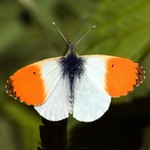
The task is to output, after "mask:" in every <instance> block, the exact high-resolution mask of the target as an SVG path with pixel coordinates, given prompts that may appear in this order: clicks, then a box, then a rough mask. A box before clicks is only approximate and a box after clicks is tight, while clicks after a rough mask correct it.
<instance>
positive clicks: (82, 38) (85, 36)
mask: <svg viewBox="0 0 150 150" xmlns="http://www.w3.org/2000/svg"><path fill="white" fill-rule="evenodd" d="M95 28H96V26H93V27H92V28H91V29H89V30H88V32H86V34H85V35H84V36H82V37H81V39H80V40H79V41H77V42H76V44H75V45H74V46H77V45H78V44H79V42H80V41H81V40H83V39H84V38H85V37H86V36H87V35H88V34H89V33H90V32H91V31H92V30H93V29H95Z"/></svg>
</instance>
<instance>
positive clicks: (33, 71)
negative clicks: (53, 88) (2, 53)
mask: <svg viewBox="0 0 150 150" xmlns="http://www.w3.org/2000/svg"><path fill="white" fill-rule="evenodd" d="M6 91H7V93H8V94H9V95H10V96H12V97H14V98H17V99H20V101H21V102H25V103H26V104H28V105H34V106H38V105H40V104H42V103H43V102H44V100H45V98H46V94H45V89H44V82H43V79H42V78H41V69H40V66H38V65H37V64H32V65H28V66H26V67H24V68H22V69H20V70H18V71H17V72H16V73H15V74H14V75H12V76H11V77H10V78H9V80H8V81H7V85H6Z"/></svg>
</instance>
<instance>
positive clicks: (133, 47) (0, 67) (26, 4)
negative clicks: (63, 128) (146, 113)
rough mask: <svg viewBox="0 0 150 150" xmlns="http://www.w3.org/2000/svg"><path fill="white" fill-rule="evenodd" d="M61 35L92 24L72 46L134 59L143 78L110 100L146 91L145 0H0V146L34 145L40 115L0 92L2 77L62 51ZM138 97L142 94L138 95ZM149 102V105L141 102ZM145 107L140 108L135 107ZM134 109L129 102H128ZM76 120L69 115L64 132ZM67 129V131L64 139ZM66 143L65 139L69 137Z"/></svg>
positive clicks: (147, 139)
mask: <svg viewBox="0 0 150 150" xmlns="http://www.w3.org/2000/svg"><path fill="white" fill-rule="evenodd" d="M53 21H55V22H56V23H57V25H58V26H59V27H60V28H61V30H62V32H63V33H64V34H65V36H66V37H67V38H69V39H71V40H73V42H76V41H77V40H79V39H80V38H81V36H82V35H83V34H84V33H85V32H86V31H87V30H88V29H89V28H90V27H91V26H93V25H96V26H97V28H96V29H95V30H93V31H92V33H90V35H88V37H86V39H84V40H83V41H82V42H81V43H80V44H79V45H78V46H77V49H78V50H77V51H78V52H79V54H94V53H97V54H109V55H117V56H122V57H127V58H130V59H132V60H134V61H138V62H140V64H142V65H143V67H144V68H145V70H146V76H147V78H146V80H145V81H144V83H143V84H142V85H141V86H140V87H138V88H137V89H136V90H135V91H134V92H132V93H131V94H129V96H126V97H123V98H119V99H117V100H114V105H119V104H118V103H121V104H122V103H123V102H127V103H132V101H134V99H135V98H137V97H146V96H147V95H148V94H149V92H150V84H149V83H150V53H149V49H150V1H149V0H126V1H125V0H116V1H113V0H83V1H81V0H76V1H75V0H72V1H70V0H62V1H58V0H42V1H41V0H16V1H11V0H5V1H4V0H1V1H0V84H1V94H0V97H1V98H0V149H2V150H20V149H21V150H32V149H34V150H35V149H37V147H38V146H37V144H38V141H40V139H39V133H38V132H39V131H38V127H39V124H41V121H40V117H39V116H38V114H37V113H35V111H34V110H33V108H32V107H28V106H25V105H24V104H21V103H19V102H17V101H15V100H12V98H10V97H9V96H8V95H6V93H5V89H4V87H5V83H6V80H7V79H8V77H9V76H10V75H11V74H13V73H14V71H16V70H17V69H19V68H21V67H22V66H24V65H27V64H29V63H32V62H35V61H37V60H40V59H44V58H48V57H54V56H59V55H62V53H63V49H64V48H65V42H64V40H62V38H61V36H60V35H59V33H58V32H57V31H56V29H55V28H54V26H53V25H52V22H53ZM141 101H142V99H141ZM147 107H149V105H147ZM143 109H145V108H141V111H142V110H143ZM133 111H134V107H133ZM77 124H78V121H76V120H74V119H72V118H70V119H69V123H68V133H70V132H71V131H72V130H73V129H74V127H75V126H76V125H77ZM143 134H144V135H143V139H144V142H143V143H144V144H145V145H146V146H145V147H146V148H145V149H146V150H148V149H150V144H147V143H150V128H149V125H147V127H146V128H145V129H143ZM70 137H71V135H70V134H68V139H70ZM69 142H70V143H69V144H71V141H69Z"/></svg>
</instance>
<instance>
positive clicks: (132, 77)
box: [106, 57, 145, 97]
mask: <svg viewBox="0 0 150 150" xmlns="http://www.w3.org/2000/svg"><path fill="white" fill-rule="evenodd" d="M106 65H107V73H106V90H107V92H108V93H109V95H110V96H112V97H119V96H123V95H127V94H128V92H130V91H132V90H134V88H135V87H137V86H138V85H139V84H140V83H142V82H143V80H144V78H145V71H144V69H143V68H142V67H141V66H139V65H138V63H135V62H133V61H131V60H129V59H125V58H119V57H111V58H110V59H108V60H107V63H106Z"/></svg>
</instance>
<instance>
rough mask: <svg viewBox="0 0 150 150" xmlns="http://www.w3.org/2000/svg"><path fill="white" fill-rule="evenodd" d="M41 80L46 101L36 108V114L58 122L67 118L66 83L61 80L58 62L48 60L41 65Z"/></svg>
mask: <svg viewBox="0 0 150 150" xmlns="http://www.w3.org/2000/svg"><path fill="white" fill-rule="evenodd" d="M41 68H42V78H43V79H44V83H45V91H46V95H47V99H46V101H45V102H44V103H43V104H42V105H40V106H37V107H34V108H35V109H36V110H37V112H38V113H39V114H40V115H41V116H42V117H44V118H46V119H47V120H51V121H59V120H62V119H65V118H67V117H68V116H69V112H68V103H67V100H68V98H67V95H68V94H67V93H68V91H67V90H68V88H67V87H66V82H65V80H63V78H62V73H61V68H60V65H59V63H58V60H50V61H47V62H45V63H43V65H42V67H41Z"/></svg>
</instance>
